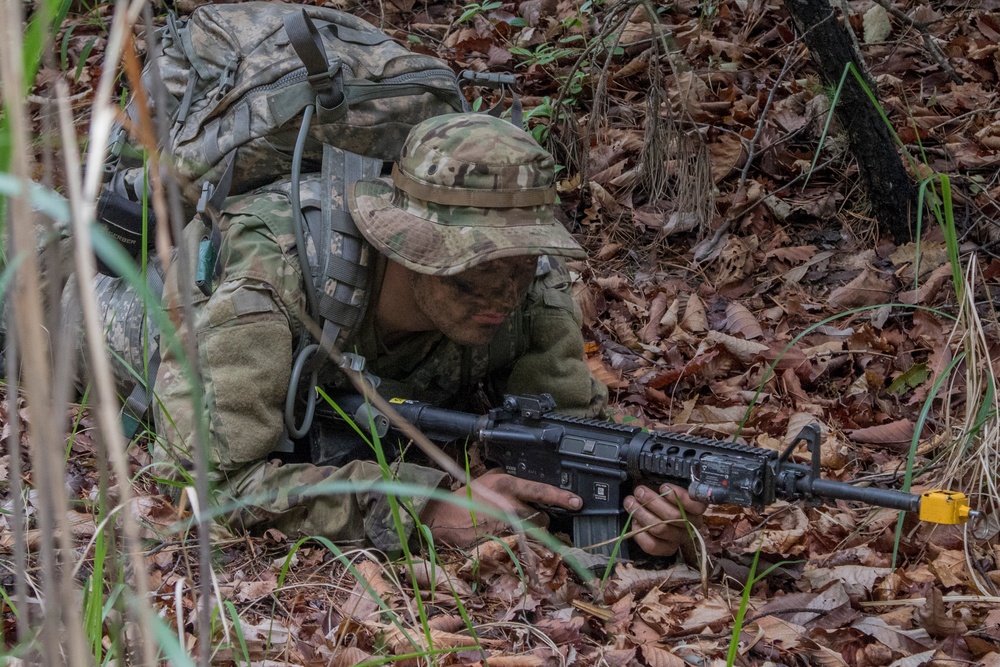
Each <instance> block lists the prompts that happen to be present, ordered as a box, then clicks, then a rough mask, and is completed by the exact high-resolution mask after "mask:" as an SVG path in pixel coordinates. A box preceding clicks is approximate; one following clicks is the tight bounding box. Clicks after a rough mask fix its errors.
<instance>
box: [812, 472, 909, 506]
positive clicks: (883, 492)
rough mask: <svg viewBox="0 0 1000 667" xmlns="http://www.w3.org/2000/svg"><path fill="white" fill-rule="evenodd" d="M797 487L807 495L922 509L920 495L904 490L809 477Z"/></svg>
mask: <svg viewBox="0 0 1000 667" xmlns="http://www.w3.org/2000/svg"><path fill="white" fill-rule="evenodd" d="M795 489H796V490H797V491H799V492H800V493H803V494H805V495H806V496H809V495H810V494H811V495H814V496H819V497H820V498H833V499H840V500H857V501H860V502H863V503H867V504H869V505H876V506H878V507H886V508H889V509H895V510H904V511H906V512H917V511H919V510H920V496H918V495H915V494H912V493H906V492H904V491H893V490H891V489H872V488H868V487H863V486H854V485H852V484H845V483H843V482H834V481H831V480H828V479H809V478H808V477H804V478H799V479H798V480H797V481H796V482H795Z"/></svg>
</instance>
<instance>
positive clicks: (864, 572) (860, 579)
mask: <svg viewBox="0 0 1000 667" xmlns="http://www.w3.org/2000/svg"><path fill="white" fill-rule="evenodd" d="M891 572H892V570H890V569H889V568H887V567H871V566H870V565H837V566H834V567H810V566H809V565H806V567H805V569H804V570H803V572H802V576H803V578H804V579H805V580H806V581H808V582H809V587H810V588H812V589H814V590H818V589H822V588H824V587H826V586H829V585H830V584H831V583H834V582H840V584H841V585H843V586H844V590H846V591H847V594H848V595H860V596H867V595H869V594H870V593H871V592H872V590H873V589H874V588H875V584H876V583H877V581H878V580H879V579H881V578H882V577H886V576H888V575H889V574H890V573H891Z"/></svg>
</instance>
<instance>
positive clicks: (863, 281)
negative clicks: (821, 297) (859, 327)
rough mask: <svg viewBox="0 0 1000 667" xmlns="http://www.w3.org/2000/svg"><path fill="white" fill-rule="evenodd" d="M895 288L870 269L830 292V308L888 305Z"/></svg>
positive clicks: (844, 308)
mask: <svg viewBox="0 0 1000 667" xmlns="http://www.w3.org/2000/svg"><path fill="white" fill-rule="evenodd" d="M895 291H896V288H895V287H894V286H893V284H892V283H890V282H889V281H888V280H884V279H883V278H880V277H879V275H878V274H877V273H876V272H874V271H872V270H871V269H865V270H864V271H862V272H861V275H859V276H858V277H857V278H855V279H854V280H852V281H851V282H849V283H847V284H846V285H844V286H843V287H838V288H837V289H835V290H833V291H832V292H830V297H829V302H830V307H832V308H838V309H842V310H846V309H849V308H858V307H860V306H874V305H877V304H880V303H890V302H891V301H892V295H893V294H894V293H895Z"/></svg>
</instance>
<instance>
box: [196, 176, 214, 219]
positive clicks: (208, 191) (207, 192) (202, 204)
mask: <svg viewBox="0 0 1000 667" xmlns="http://www.w3.org/2000/svg"><path fill="white" fill-rule="evenodd" d="M214 193H215V186H214V185H212V184H211V183H209V182H208V181H205V182H204V183H202V184H201V196H200V197H198V205H197V206H196V207H195V209H194V210H195V213H197V214H198V217H199V218H201V221H202V222H204V223H205V226H206V227H207V226H209V225H210V224H211V220H209V219H208V202H209V201H210V200H211V199H212V195H213V194H214Z"/></svg>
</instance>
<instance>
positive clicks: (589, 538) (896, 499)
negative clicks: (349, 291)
mask: <svg viewBox="0 0 1000 667" xmlns="http://www.w3.org/2000/svg"><path fill="white" fill-rule="evenodd" d="M336 402H337V404H338V405H339V406H340V408H341V409H342V410H344V412H345V413H346V414H348V415H350V416H352V417H353V418H354V421H355V422H356V423H357V424H358V425H359V426H362V427H363V428H367V427H368V425H369V424H372V423H374V425H375V429H376V433H377V435H378V436H380V437H385V436H387V435H388V433H389V429H390V425H389V424H388V422H387V421H386V420H385V418H384V417H382V416H381V415H379V414H373V413H372V411H371V410H370V409H369V407H368V406H367V405H366V404H365V402H364V399H363V398H362V397H361V396H357V395H347V396H341V397H338V398H337V401H336ZM390 402H391V403H393V405H394V407H395V408H396V409H397V410H398V411H399V413H400V414H401V415H402V416H403V417H404V418H405V419H407V421H409V422H410V423H412V424H413V425H414V426H416V427H417V428H418V429H420V430H422V431H423V432H424V433H425V434H426V435H427V437H429V438H431V439H432V440H438V441H441V442H448V441H453V440H462V439H465V440H478V441H479V442H481V443H482V445H483V453H484V458H485V459H486V460H487V461H490V462H492V463H495V464H496V465H498V466H500V467H501V468H503V470H504V471H505V472H506V473H507V474H509V475H513V476H515V477H519V478H522V479H530V480H534V481H538V482H544V483H546V484H551V485H553V486H558V487H560V488H563V489H567V490H569V491H572V492H573V493H575V494H577V495H578V496H580V497H581V498H582V499H583V507H582V508H581V509H580V510H579V511H577V512H572V513H570V514H571V516H572V523H573V540H574V543H575V544H576V545H577V546H582V547H586V546H588V545H597V544H603V546H601V547H599V548H597V549H595V551H596V552H597V553H603V554H605V555H610V553H611V551H612V550H613V549H614V547H615V541H616V539H617V538H618V536H619V535H621V534H622V532H623V530H624V528H625V526H626V521H627V517H628V515H627V513H626V512H625V511H624V509H623V508H622V500H623V499H624V498H625V496H627V495H628V494H630V493H631V492H632V489H633V488H634V487H635V486H636V485H637V484H644V485H648V486H652V487H654V488H655V487H658V486H659V485H660V484H663V483H671V484H677V485H680V486H684V487H686V488H687V489H688V493H689V494H690V495H691V497H692V498H694V499H696V500H700V501H702V502H705V503H729V504H735V505H740V506H743V507H755V508H762V507H765V506H767V505H770V504H772V503H773V502H774V501H775V500H779V499H780V500H787V501H798V500H803V501H806V502H807V503H813V504H816V503H820V502H822V501H824V500H838V499H839V500H850V501H858V502H862V503H865V504H868V505H873V506H876V507H885V508H889V509H898V510H904V511H908V512H919V516H920V519H921V520H924V521H931V522H934V523H945V524H957V523H963V522H965V521H967V520H968V519H969V518H971V517H973V516H975V515H976V514H977V513H976V512H975V511H973V510H971V509H970V507H969V503H968V499H967V498H966V496H965V494H962V493H958V492H951V491H943V490H935V491H928V492H926V493H923V494H921V495H917V494H912V493H907V492H904V491H895V490H891V489H875V488H865V487H859V486H855V485H853V484H849V483H846V482H836V481H831V480H826V479H822V477H821V476H820V430H819V427H818V425H816V424H810V425H808V426H806V427H805V428H804V429H803V430H802V431H801V432H800V433H799V435H798V436H797V437H796V438H795V440H794V441H793V442H792V443H790V444H789V445H788V447H787V448H786V449H785V450H784V452H782V453H780V454H779V453H778V452H775V451H773V450H769V449H762V448H759V447H751V446H747V445H741V444H738V443H733V442H723V441H719V440H713V439H710V438H700V437H696V436H690V435H681V434H673V433H665V432H657V431H646V430H643V429H641V428H638V427H634V426H626V425H622V424H615V423H611V422H604V421H599V420H596V419H585V418H578V417H570V416H567V415H561V414H559V413H557V412H555V403H554V401H553V400H552V397H551V396H549V395H548V394H542V395H540V396H507V397H505V399H504V402H503V404H502V405H501V406H500V407H499V408H494V409H493V410H491V411H490V412H489V413H488V414H486V415H474V414H469V413H466V412H460V411H456V410H447V409H443V408H438V407H435V406H433V405H430V404H427V403H421V402H419V401H410V400H403V399H392V400H391V401H390ZM802 441H805V442H806V444H807V446H808V447H809V450H810V452H811V465H808V466H806V465H802V464H799V463H793V462H791V461H789V457H790V455H791V452H792V450H793V449H794V448H795V446H796V445H797V444H798V443H799V442H802ZM311 447H312V459H313V461H314V462H315V463H318V464H323V463H338V464H339V463H340V462H342V459H343V455H344V451H343V449H342V447H341V445H340V444H338V441H337V438H335V437H322V438H314V439H313V440H312V443H311ZM560 512H565V511H564V510H560ZM621 546H624V544H623V545H621ZM619 555H620V556H624V555H625V554H624V553H623V551H622V550H619Z"/></svg>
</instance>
